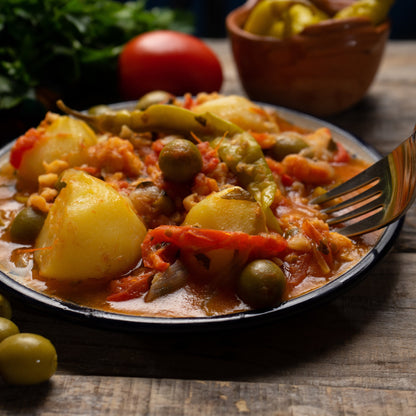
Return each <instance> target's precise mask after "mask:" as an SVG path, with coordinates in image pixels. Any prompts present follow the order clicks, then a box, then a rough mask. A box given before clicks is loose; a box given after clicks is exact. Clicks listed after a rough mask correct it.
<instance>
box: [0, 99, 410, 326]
mask: <svg viewBox="0 0 416 416" xmlns="http://www.w3.org/2000/svg"><path fill="white" fill-rule="evenodd" d="M260 105H264V104H261V103H260ZM130 106H131V103H119V104H115V105H114V106H113V107H114V108H115V109H119V108H126V107H130ZM264 106H265V107H271V106H268V105H264ZM271 108H274V109H276V110H277V111H278V112H279V114H280V115H281V116H282V117H283V118H285V119H287V120H289V121H291V122H293V123H294V124H295V125H298V126H301V127H304V128H307V129H311V130H316V129H317V128H319V127H328V128H329V129H330V130H331V132H332V135H333V137H334V139H335V140H336V141H339V142H341V143H342V144H343V145H344V146H345V147H346V148H347V149H348V150H349V151H350V152H351V153H353V154H355V155H357V157H358V158H360V159H365V160H367V161H369V162H374V161H376V160H378V159H379V157H380V156H379V155H378V153H377V152H376V151H374V150H373V149H371V148H370V147H368V146H367V145H365V144H363V143H362V142H361V141H359V140H358V139H357V138H355V137H354V136H353V135H351V134H350V133H348V132H346V131H344V130H342V129H340V128H338V127H336V126H334V125H332V124H330V123H327V122H325V121H322V120H319V119H317V118H315V117H312V116H309V115H305V114H302V113H299V112H296V111H292V110H288V109H285V108H280V107H271ZM10 148H11V144H10V145H8V146H6V147H4V148H3V149H2V150H1V151H0V159H3V160H4V159H5V158H7V157H8V154H9V151H10ZM402 223H403V219H402V220H400V221H398V222H395V223H393V224H391V225H389V226H388V227H386V228H385V229H384V230H383V232H382V234H381V236H380V237H379V239H378V241H377V243H376V245H375V246H374V248H373V249H372V250H371V251H370V252H369V253H368V254H367V255H366V256H364V257H363V258H362V259H361V260H360V261H359V262H358V263H357V264H356V265H355V266H353V267H352V268H351V269H349V270H348V271H346V272H345V273H343V274H342V275H340V276H339V277H337V278H336V279H334V280H333V281H331V282H329V283H327V284H326V285H324V286H322V287H320V288H318V289H315V290H314V291H312V292H309V293H307V294H304V295H302V296H299V297H297V298H294V299H291V300H289V301H287V302H285V303H283V304H281V305H280V306H278V307H275V308H272V309H267V310H261V311H249V312H241V313H236V314H231V315H221V316H214V317H201V318H163V317H144V316H136V315H127V314H119V313H112V312H106V311H103V310H99V309H92V308H89V307H84V306H82V305H77V304H74V303H70V302H66V301H63V300H60V299H57V298H54V297H50V296H47V295H45V294H43V293H39V292H36V291H35V290H33V289H31V288H28V287H26V286H24V285H22V284H21V283H19V282H17V281H16V280H14V279H13V276H12V275H11V274H10V275H9V274H8V273H6V272H2V271H0V286H1V288H2V289H4V290H5V291H7V292H8V293H10V294H11V295H12V296H16V297H19V298H21V299H23V300H24V301H25V302H27V301H30V303H31V304H33V306H36V307H39V308H43V309H48V310H49V311H52V312H54V314H55V315H59V316H62V317H65V318H69V319H72V320H76V321H79V322H81V323H85V324H88V325H93V326H95V327H97V326H99V327H104V328H108V329H118V330H129V331H152V332H173V331H195V330H218V329H224V328H230V327H240V326H251V325H256V324H260V323H265V322H267V321H271V320H277V319H283V318H285V317H287V316H289V315H292V314H294V313H299V312H301V311H303V310H305V309H308V308H310V307H312V306H315V305H317V304H319V303H322V302H324V301H327V300H330V299H333V298H334V297H336V296H339V295H340V294H341V293H343V292H344V291H345V290H347V289H348V288H350V287H351V286H352V285H354V284H356V283H358V282H359V281H360V280H362V279H363V278H364V277H365V276H366V275H367V274H368V273H369V272H370V271H371V270H372V268H373V267H374V266H375V265H376V264H377V263H378V262H379V261H380V260H381V259H382V258H383V257H384V256H385V254H386V253H387V252H388V251H389V249H390V248H391V247H392V245H393V243H394V241H395V240H396V238H397V236H398V234H399V232H400V229H401V226H402ZM0 266H1V265H0Z"/></svg>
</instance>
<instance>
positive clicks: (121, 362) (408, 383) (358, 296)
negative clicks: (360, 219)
mask: <svg viewBox="0 0 416 416" xmlns="http://www.w3.org/2000/svg"><path fill="white" fill-rule="evenodd" d="M210 45H211V46H212V47H213V48H214V49H215V51H216V52H217V53H218V55H219V56H220V57H221V59H222V62H223V67H224V71H225V84H224V89H223V92H224V93H226V94H230V93H238V94H242V93H243V91H242V90H241V87H240V84H239V81H238V77H237V75H236V71H235V68H234V66H233V62H232V56H231V52H230V49H229V45H228V43H227V41H226V40H213V41H210ZM328 121H330V122H332V123H334V124H336V125H338V126H340V127H342V128H344V129H345V130H348V131H350V132H351V133H353V134H355V135H357V136H358V137H360V138H361V139H362V140H364V141H365V142H366V143H368V144H370V145H371V146H373V147H374V148H376V149H377V150H378V151H379V152H380V153H383V154H385V153H388V152H389V151H390V150H392V149H393V148H394V147H395V146H396V145H397V144H398V143H400V142H401V141H402V140H403V139H404V138H406V137H407V136H408V135H409V133H410V132H411V130H412V128H413V126H414V124H415V123H416V42H414V41H390V43H389V44H388V47H387V50H386V53H385V56H384V60H383V63H382V66H381V68H380V71H379V73H378V76H377V79H376V81H375V82H374V84H373V86H372V87H371V89H370V91H369V93H368V95H367V96H366V97H365V98H364V99H363V100H362V102H360V103H359V104H358V105H357V106H356V107H355V108H353V109H351V110H349V111H347V112H345V113H343V114H340V115H337V116H334V117H331V118H328ZM11 301H12V306H13V310H14V318H13V319H14V320H15V322H16V323H17V324H18V325H19V327H20V329H21V331H22V332H23V331H24V332H35V333H40V334H42V335H44V336H46V337H48V338H50V339H51V341H52V342H53V343H54V344H55V346H56V349H57V351H58V357H59V366H58V371H57V373H56V375H55V376H53V377H52V379H51V380H50V381H49V382H48V383H45V384H42V385H37V386H30V387H11V386H7V385H5V384H1V382H0V415H2V416H3V415H4V416H5V415H45V416H46V415H47V416H54V415H60V416H61V415H68V416H72V415H113V414H114V415H123V416H124V415H157V416H158V415H163V416H170V415H207V416H210V415H213V416H214V415H215V416H222V415H224V416H229V415H240V414H241V415H256V416H257V415H274V416H283V415H293V416H334V415H349V416H353V415H357V416H361V415H371V416H373V415H374V416H387V415H388V416H393V415H401V416H414V415H415V414H416V210H415V208H411V210H410V212H409V214H408V216H407V218H406V221H405V224H404V228H403V230H402V233H401V235H400V237H399V239H398V240H397V242H396V244H395V246H394V247H393V249H392V251H391V252H390V253H389V254H388V255H387V256H386V257H385V258H384V259H383V261H382V262H381V263H379V264H378V265H377V266H376V267H375V269H374V270H373V271H372V272H371V273H370V274H369V275H368V277H367V278H366V279H365V280H364V281H363V282H361V283H360V284H359V285H357V286H355V287H354V288H353V289H351V290H350V291H349V292H348V293H346V294H344V295H342V296H340V297H338V298H336V299H334V300H333V301H331V302H329V303H326V304H323V305H321V306H318V307H315V308H314V309H312V310H309V311H307V312H304V313H302V314H299V315H296V316H293V317H291V318H288V319H286V320H284V321H279V322H274V323H268V324H267V325H264V326H261V327H254V328H244V329H239V330H227V331H221V332H207V333H186V334H175V333H168V334H151V333H131V332H130V333H129V332H122V331H116V330H114V331H110V330H104V329H99V328H92V327H89V326H86V325H84V324H82V323H78V322H73V321H67V320H63V319H61V318H59V317H57V316H54V315H53V314H50V313H45V312H42V311H39V310H37V309H34V308H33V307H32V306H31V305H29V304H25V302H22V301H20V300H17V299H11Z"/></svg>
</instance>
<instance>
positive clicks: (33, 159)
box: [18, 116, 97, 185]
mask: <svg viewBox="0 0 416 416" xmlns="http://www.w3.org/2000/svg"><path fill="white" fill-rule="evenodd" d="M96 142H97V137H96V135H95V133H94V131H93V130H91V128H90V127H89V126H88V125H87V124H86V123H84V122H83V121H81V120H77V119H74V118H72V117H68V116H61V117H58V118H57V119H56V120H54V121H53V122H52V123H51V124H50V125H49V126H48V127H47V128H46V129H45V132H44V134H43V135H42V137H41V139H39V140H38V141H37V142H36V143H35V145H34V146H33V147H32V148H31V149H30V150H27V151H26V152H25V153H24V154H23V158H22V162H21V165H20V167H19V171H18V174H19V178H20V179H23V180H24V181H26V182H27V183H29V184H33V185H37V178H38V176H39V175H41V174H43V173H45V168H44V166H43V163H44V162H46V163H50V162H52V161H54V160H56V159H61V160H64V161H66V162H67V163H68V164H69V166H70V167H73V166H80V165H82V164H83V163H85V162H86V160H87V155H88V147H90V146H91V145H93V144H95V143H96Z"/></svg>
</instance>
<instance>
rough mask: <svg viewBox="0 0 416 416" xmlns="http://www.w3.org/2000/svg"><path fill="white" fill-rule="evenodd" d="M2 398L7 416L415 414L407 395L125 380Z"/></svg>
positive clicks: (57, 381) (75, 381) (14, 392)
mask: <svg viewBox="0 0 416 416" xmlns="http://www.w3.org/2000/svg"><path fill="white" fill-rule="evenodd" d="M22 395H24V396H25V401H24V402H22V400H21V397H22ZM3 398H5V399H6V400H5V401H3V402H2V403H1V404H0V410H1V414H2V415H3V416H8V415H10V416H12V415H13V416H16V415H30V416H38V415H39V416H40V415H43V416H46V415H47V416H55V415H56V416H58V415H59V416H62V415H65V416H76V415H83V416H84V415H89V416H95V415H97V416H98V415H100V416H102V415H116V414H117V415H123V416H129V415H149V416H150V415H151V416H159V415H160V416H188V415H189V416H194V415H204V416H222V415H224V416H230V415H256V416H261V415H267V416H270V415H276V416H281V415H293V416H329V415H337V414H348V415H364V414H365V415H366V416H387V415H389V416H391V415H401V416H414V414H415V412H416V396H415V394H414V392H413V391H409V390H405V389H403V390H400V391H397V390H390V389H372V388H365V387H362V388H354V387H348V386H346V387H330V386H313V385H296V384H293V385H289V384H281V383H244V382H241V383H230V382H219V381H198V380H170V379H140V378H124V377H117V378H108V377H92V376H91V377H80V376H66V377H63V376H57V377H55V378H54V379H53V382H51V383H50V385H47V386H37V387H31V388H23V389H22V388H15V389H11V390H8V392H7V395H3Z"/></svg>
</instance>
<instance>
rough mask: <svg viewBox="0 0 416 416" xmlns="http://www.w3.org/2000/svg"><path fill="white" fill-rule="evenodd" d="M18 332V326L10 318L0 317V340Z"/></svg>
mask: <svg viewBox="0 0 416 416" xmlns="http://www.w3.org/2000/svg"><path fill="white" fill-rule="evenodd" d="M18 333H19V328H18V327H17V325H16V324H15V323H14V322H12V321H11V320H10V319H6V318H2V317H0V342H1V341H3V340H4V339H6V338H7V337H10V336H11V335H15V334H18Z"/></svg>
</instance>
